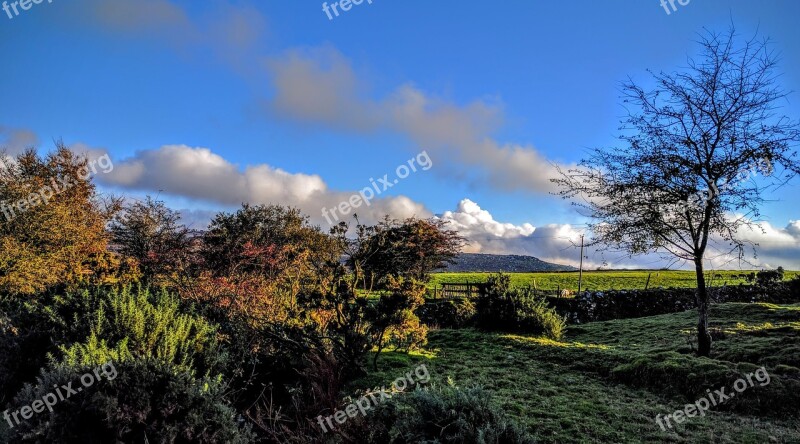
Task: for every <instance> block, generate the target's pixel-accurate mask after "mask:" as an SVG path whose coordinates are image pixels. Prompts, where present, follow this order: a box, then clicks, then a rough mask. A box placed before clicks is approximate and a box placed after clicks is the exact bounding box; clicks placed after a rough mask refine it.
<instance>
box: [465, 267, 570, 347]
mask: <svg viewBox="0 0 800 444" xmlns="http://www.w3.org/2000/svg"><path fill="white" fill-rule="evenodd" d="M487 283H488V284H489V285H488V288H487V290H486V291H485V292H484V294H481V296H480V297H479V298H478V303H477V305H476V310H477V315H476V323H477V325H478V327H479V328H482V329H485V330H498V331H511V332H520V333H528V334H543V335H545V336H547V337H549V338H552V339H561V336H562V335H563V333H564V328H565V326H566V321H565V319H564V318H562V317H561V316H559V315H558V313H557V312H556V311H555V309H553V308H552V307H550V306H549V305H548V304H547V301H546V300H545V298H544V297H541V296H537V295H536V294H535V292H534V291H533V289H531V288H528V287H524V288H515V289H509V283H510V278H509V276H508V275H504V274H499V275H492V276H489V279H488V281H487Z"/></svg>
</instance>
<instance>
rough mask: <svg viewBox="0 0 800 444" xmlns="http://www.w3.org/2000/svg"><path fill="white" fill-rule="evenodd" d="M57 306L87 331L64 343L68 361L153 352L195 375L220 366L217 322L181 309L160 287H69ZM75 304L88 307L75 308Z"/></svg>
mask: <svg viewBox="0 0 800 444" xmlns="http://www.w3.org/2000/svg"><path fill="white" fill-rule="evenodd" d="M58 301H59V303H58V306H60V307H69V308H71V309H72V310H71V311H72V312H73V316H74V319H75V320H76V321H78V322H79V324H80V325H86V326H89V332H88V336H87V337H86V338H85V339H84V340H81V341H77V342H75V343H72V344H63V345H61V347H60V350H61V351H62V353H63V355H64V356H63V362H64V363H66V364H69V365H73V366H80V365H98V364H100V363H103V362H107V361H108V360H110V359H113V360H115V361H118V362H119V361H124V360H128V359H131V358H134V357H152V358H155V359H157V360H159V361H161V362H164V363H170V364H174V365H176V366H178V367H180V368H183V369H190V370H195V369H196V370H198V371H199V374H200V375H203V374H206V373H217V372H219V371H221V370H222V367H223V365H224V360H225V353H224V350H223V349H221V347H220V345H219V343H218V340H217V328H216V327H215V326H214V325H212V324H210V323H209V322H208V321H207V320H206V319H204V318H203V317H200V316H197V315H193V314H188V313H183V312H182V309H181V307H180V302H179V301H178V299H177V298H176V297H175V296H173V295H170V294H169V293H167V292H165V291H159V292H155V293H151V292H150V291H149V290H147V289H145V288H138V289H137V290H132V289H131V288H130V287H125V288H122V289H120V290H116V289H113V290H106V289H95V290H92V291H89V290H85V291H83V292H80V293H68V294H67V295H66V296H65V297H64V298H58ZM76 304H77V305H78V306H79V307H85V308H88V307H93V310H88V309H87V310H85V311H78V310H76V308H78V307H76Z"/></svg>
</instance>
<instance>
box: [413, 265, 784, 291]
mask: <svg viewBox="0 0 800 444" xmlns="http://www.w3.org/2000/svg"><path fill="white" fill-rule="evenodd" d="M749 273H750V271H731V270H724V271H710V272H708V273H707V274H706V276H707V277H706V279H707V280H708V281H709V282H708V283H709V285H714V286H721V285H739V284H741V283H745V282H746V281H745V280H744V279H742V278H740V277H738V276H739V275H742V274H749ZM490 274H491V273H434V274H433V275H432V279H431V282H430V283H429V284H428V288H435V287H438V286H439V285H440V284H441V283H442V282H476V283H477V282H486V278H487V277H488V276H489V275H490ZM508 274H509V275H510V276H511V285H512V286H517V287H518V286H526V285H529V286H535V287H536V288H538V289H540V290H558V289H562V290H563V289H569V290H577V289H578V272H577V271H576V272H565V273H548V272H542V273H508ZM797 274H798V272H796V271H787V272H786V273H785V274H784V279H791V278H793V277H795V276H796V275H797ZM648 275H650V288H654V287H665V288H668V287H676V288H695V287H696V286H697V281H696V279H695V274H694V271H685V270H652V271H647V270H635V271H584V272H583V284H582V287H583V289H588V290H634V289H643V288H644V287H645V284H646V282H647V276H648Z"/></svg>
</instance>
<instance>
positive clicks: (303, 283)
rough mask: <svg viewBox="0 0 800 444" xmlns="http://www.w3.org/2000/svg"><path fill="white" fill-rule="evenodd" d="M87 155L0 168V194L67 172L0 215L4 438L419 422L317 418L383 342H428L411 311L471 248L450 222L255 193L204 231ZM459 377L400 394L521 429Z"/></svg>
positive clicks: (26, 158)
mask: <svg viewBox="0 0 800 444" xmlns="http://www.w3.org/2000/svg"><path fill="white" fill-rule="evenodd" d="M85 166H86V159H83V158H81V157H79V156H76V155H75V154H74V153H72V152H71V151H69V150H68V149H66V148H65V147H63V146H58V147H57V150H56V151H55V152H53V153H51V154H49V155H47V156H45V157H40V156H38V155H37V154H36V153H35V152H33V151H29V152H26V153H24V154H22V155H20V156H17V157H15V158H9V157H4V158H3V165H2V167H0V201H2V202H16V201H19V200H20V199H23V198H25V196H27V195H28V194H29V193H31V192H32V190H35V189H38V187H40V186H41V185H42V184H45V183H49V182H50V181H52V180H53V179H56V180H59V179H63V178H70V180H72V181H73V182H74V184H73V185H72V186H71V187H70V188H69V189H66V190H64V191H63V192H61V193H59V194H58V195H56V196H54V197H53V198H52V199H50V200H49V201H48V202H43V203H42V204H40V205H35V206H28V207H26V208H24V211H17V213H16V214H15V217H14V218H11V219H4V220H2V221H0V404H2V405H3V408H4V409H7V410H6V413H8V419H5V420H4V421H2V422H0V441H12V442H226V443H235V442H252V441H262V442H323V441H326V440H327V441H335V442H373V441H370V439H374V442H385V440H386V438H387V436H390V435H392V434H394V433H395V432H394V431H393V430H397V429H396V428H397V427H401V428H402V427H405V428H404V429H403V430H412V431H414V433H417V432H418V428H416V427H413V426H409V424H412V423H414V422H415V421H420V417H419V415H423V414H427V413H419V414H416V413H415V414H410V413H409V410H408V409H405V410H403V411H404V412H405V413H402V412H401V411H400V410H397V409H391V408H389V409H388V410H383V411H382V413H381V414H380V415H377V414H376V415H377V416H376V415H371V416H369V417H368V418H361V419H359V420H353V421H350V422H348V424H347V426H342V427H341V429H339V430H337V431H336V433H335V434H331V435H323V432H322V431H320V429H319V428H318V427H317V426H316V425H315V422H314V421H313V419H312V418H315V417H317V416H318V415H321V414H329V413H330V412H331V411H334V410H335V409H336V408H337V407H339V406H340V402H341V393H342V389H343V387H344V385H345V384H346V383H347V382H349V381H351V380H352V379H353V378H355V377H358V376H360V375H362V374H363V373H364V372H365V370H366V369H367V368H368V366H377V365H378V364H379V362H378V358H379V356H380V351H382V350H384V349H387V348H390V349H394V350H400V351H409V350H413V349H415V348H417V347H420V346H422V345H424V344H425V343H426V335H427V327H426V326H425V325H423V324H422V323H421V322H420V320H419V318H418V317H417V316H416V314H415V310H416V309H417V308H418V307H419V306H420V305H421V304H423V303H424V297H423V295H424V291H425V281H426V280H427V279H428V278H429V274H430V273H431V271H433V270H435V269H437V268H441V267H443V266H444V265H445V264H446V263H448V262H450V261H452V259H453V257H454V256H455V255H456V254H457V253H458V251H459V250H460V248H461V244H462V239H461V238H460V237H459V236H458V235H457V233H455V232H453V231H450V230H447V229H446V228H445V227H444V226H443V224H442V223H441V222H439V221H436V220H421V219H408V220H403V221H395V220H391V219H388V218H387V219H385V220H383V221H381V222H380V223H377V224H375V225H365V224H361V223H359V222H358V219H355V222H354V224H353V226H350V225H348V224H347V223H344V222H343V223H340V224H339V225H337V226H336V227H334V228H333V229H331V230H330V231H328V232H325V231H323V230H321V229H320V228H319V227H316V226H313V225H311V224H310V223H309V220H308V218H307V217H306V216H304V215H303V214H301V213H300V212H299V211H298V210H296V209H293V208H287V207H283V206H275V205H257V206H253V205H247V204H244V205H242V207H241V208H239V209H238V210H237V211H235V212H222V213H220V214H218V215H217V216H216V217H215V218H214V219H213V220H212V222H211V224H210V226H209V228H208V230H207V231H205V232H203V233H202V234H198V233H197V232H192V231H191V230H189V229H188V228H187V227H185V226H183V225H182V224H181V223H180V218H179V215H178V213H176V212H175V211H174V210H172V209H170V208H168V207H167V206H165V205H164V203H163V202H161V201H158V200H154V199H151V198H147V199H145V200H144V201H125V200H123V199H121V198H118V197H114V196H105V195H101V194H100V193H99V192H98V191H97V190H96V188H95V186H94V184H93V183H92V182H91V180H90V179H82V178H81V177H80V176H79V175H78V174H77V173H78V171H80V169H81V168H83V167H85ZM370 352H375V353H374V355H373V357H372V359H369V353H370ZM108 363H113V365H114V366H115V370H116V373H115V375H116V377H115V379H114V380H108V379H102V378H100V377H99V375H98V378H97V382H96V384H95V385H94V386H92V387H91V388H87V389H86V390H85V391H84V392H83V393H80V394H76V395H73V396H71V397H66V398H64V399H59V401H58V402H57V403H56V404H55V405H54V406H50V405H49V404H48V406H47V408H42V409H38V408H37V405H38V406H39V407H41V406H42V404H41V403H39V404H37V402H39V400H40V399H45V398H46V397H47V396H48V395H49V392H50V391H52V390H54V389H53V388H52V387H56V388H57V387H60V386H68V385H69V384H70V383H71V382H74V381H76V380H82V379H81V377H82V375H85V374H86V373H91V372H92V370H93V369H95V371H96V369H97V368H99V367H98V366H102V365H104V364H106V365H107V364H108ZM448 390H449V391H442V392H440V393H437V392H435V391H434V392H426V394H419V395H417V396H416V397H415V398H408V400H406V401H402V400H398V401H397V402H411V400H414V399H416V400H417V401H419V402H420V403H422V404H420V406H418V407H419V408H421V407H422V406H423V405H426V406H427V405H431V403H441V405H442V406H445V405H451V406H453V407H452V408H450V407H448V410H447V411H448V414H451V415H452V414H455V415H456V419H457V418H461V417H470V416H476V415H477V416H478V417H482V418H485V419H484V420H483V421H484V422H482V423H474V424H473V423H469V422H467V423H465V422H463V421H459V424H460V426H459V427H461V428H462V430H461V431H460V432H458V433H457V435H458V434H462V436H467V435H470V434H478V435H481V436H488V435H486V434H491V435H493V436H497V437H499V438H498V439H501V440H503V442H524V441H525V439H526V438H524V436H523V434H522V432H520V431H519V430H517V429H516V428H515V427H514V426H513V425H510V424H508V423H507V422H506V421H505V420H504V419H502V418H500V416H499V415H497V414H496V413H495V412H490V411H485V409H488V408H489V407H488V404H487V402H486V400H485V397H483V396H475V395H474V393H473V392H470V393H473V394H472V395H469V394H463V393H454V392H452V390H451V389H448ZM46 399H50V398H46ZM466 400H470V401H466ZM414 402H416V401H414ZM30 406H32V408H31V407H30ZM415 408H417V407H415ZM421 411H422V410H420V412H421ZM425 411H428V410H425ZM429 413H430V414H434V413H435V409H434V410H432V411H430V412H429ZM436 414H438V413H436ZM415 415H416V416H415ZM370 421H372V422H370ZM376 421H377V422H376ZM403 421H406V423H405V424H404V423H403ZM367 430H369V431H370V432H369V433H367V432H366V431H367ZM378 431H380V432H378ZM440 432H441V430H436V429H435V428H433V429H426V430H425V431H424V433H430V434H431V436H435V435H437V434H439V433H440ZM457 435H456V436H457ZM367 436H372V437H373V438H369V439H368V438H367ZM458 439H461V438H458Z"/></svg>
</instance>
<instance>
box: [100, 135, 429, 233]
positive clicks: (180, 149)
mask: <svg viewBox="0 0 800 444" xmlns="http://www.w3.org/2000/svg"><path fill="white" fill-rule="evenodd" d="M97 180H98V181H99V182H100V183H101V184H104V185H107V186H115V187H119V188H122V189H127V190H136V191H149V192H155V191H163V192H164V193H166V194H169V195H174V196H181V197H188V198H192V199H196V200H199V201H205V202H210V203H215V204H222V205H226V206H237V205H239V204H241V203H243V202H248V203H251V204H261V203H264V204H268V203H274V204H281V205H291V206H295V207H297V208H299V209H300V210H302V211H303V212H304V213H306V214H308V215H309V216H310V217H311V219H312V221H314V222H315V223H320V224H322V223H323V222H324V219H323V217H322V209H323V208H333V207H334V206H337V205H339V203H340V202H344V201H346V200H348V199H349V198H350V196H351V195H352V194H353V192H345V191H334V190H331V189H329V188H328V186H327V184H326V183H325V181H324V180H323V179H322V178H321V177H320V176H318V175H316V174H303V173H290V172H287V171H284V170H282V169H280V168H275V167H273V166H270V165H267V164H258V165H248V166H246V167H245V168H244V169H240V168H239V167H238V166H237V165H234V164H232V163H230V162H228V161H227V160H226V159H225V158H223V157H222V156H220V155H218V154H215V153H214V152H212V151H211V150H210V149H207V148H196V147H189V146H186V145H165V146H162V147H160V148H158V149H154V150H142V151H138V152H137V153H136V154H135V155H134V156H133V157H130V158H127V159H122V160H119V161H115V162H114V170H113V171H112V172H111V173H109V174H105V175H102V176H98V177H97ZM355 212H356V213H357V214H358V215H359V218H360V220H362V221H363V222H375V221H378V220H379V219H381V218H382V217H383V216H384V215H386V214H389V215H391V216H392V217H396V218H406V217H412V216H416V217H429V216H430V215H431V213H430V211H429V210H427V209H426V208H425V206H424V205H422V204H419V203H416V202H414V201H412V200H411V199H409V198H407V197H405V196H393V197H381V198H377V199H375V200H373V201H372V202H371V205H369V206H366V205H362V206H361V207H360V208H357V209H356V210H355ZM349 216H350V215H348V217H349Z"/></svg>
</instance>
